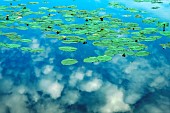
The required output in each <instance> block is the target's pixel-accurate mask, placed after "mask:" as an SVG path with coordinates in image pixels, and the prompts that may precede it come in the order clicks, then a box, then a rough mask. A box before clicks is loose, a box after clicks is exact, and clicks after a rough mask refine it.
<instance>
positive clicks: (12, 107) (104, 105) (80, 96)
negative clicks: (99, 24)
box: [0, 0, 170, 113]
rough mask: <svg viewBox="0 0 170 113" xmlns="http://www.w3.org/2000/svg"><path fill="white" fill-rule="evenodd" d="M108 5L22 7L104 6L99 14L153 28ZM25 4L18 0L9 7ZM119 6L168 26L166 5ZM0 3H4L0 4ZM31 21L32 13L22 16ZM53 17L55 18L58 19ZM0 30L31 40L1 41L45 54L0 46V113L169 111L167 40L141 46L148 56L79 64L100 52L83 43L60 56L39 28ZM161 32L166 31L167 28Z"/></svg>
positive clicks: (94, 0)
mask: <svg viewBox="0 0 170 113" xmlns="http://www.w3.org/2000/svg"><path fill="white" fill-rule="evenodd" d="M36 1H38V0H36ZM110 1H111V0H81V1H80V0H58V1H57V0H49V1H48V2H49V4H42V3H41V2H42V1H40V0H39V2H40V4H37V5H29V7H28V8H30V9H31V10H32V11H38V7H41V6H43V7H49V8H52V7H53V6H60V5H61V6H62V5H66V6H68V5H77V9H83V10H89V11H92V10H96V9H98V8H104V9H106V10H104V11H103V12H102V13H104V14H112V15H113V18H120V19H122V20H123V21H124V22H136V23H138V24H139V25H140V26H141V27H142V28H146V27H155V25H154V24H144V23H142V22H141V20H142V19H140V18H134V17H133V16H134V14H133V13H130V12H128V11H124V10H123V9H116V8H111V7H109V6H108V3H109V2H110ZM115 1H118V0H115ZM27 2H28V1H22V2H21V1H19V2H17V3H13V5H17V4H18V3H25V4H27ZM119 2H120V4H122V5H125V6H126V7H131V8H138V9H139V10H144V11H147V12H148V13H147V14H143V16H144V18H146V17H154V18H159V20H160V21H162V22H164V21H166V22H170V18H168V17H167V15H168V14H169V13H168V9H170V5H169V3H168V2H167V1H166V2H165V3H163V4H157V5H160V9H157V11H154V10H151V9H150V8H148V7H149V6H151V4H150V3H134V2H133V1H132V0H129V1H126V0H120V1H119ZM169 2H170V1H169ZM0 5H9V3H6V2H4V1H2V0H1V2H0ZM146 5H148V6H146ZM152 5H153V6H154V5H156V4H152ZM158 12H160V13H158ZM125 14H132V17H129V18H125V17H122V15H125ZM35 17H37V16H36V15H32V16H28V17H27V18H35ZM54 18H61V15H60V16H56V17H54ZM81 23H82V20H79V19H78V20H76V21H75V24H81ZM14 24H15V23H14ZM0 30H2V31H4V32H17V33H18V34H19V35H21V36H23V37H24V38H28V39H31V40H32V42H31V43H20V42H15V41H11V40H9V39H7V38H6V37H4V36H0V41H1V42H9V43H17V44H21V45H22V46H26V47H33V48H34V47H35V48H36V47H40V48H43V49H44V50H45V51H44V52H41V53H29V52H23V51H21V50H19V49H8V48H3V47H1V48H0V113H170V57H169V55H170V48H166V49H163V48H162V47H161V46H160V44H162V43H167V42H170V38H169V37H166V36H162V38H161V39H158V40H156V41H153V42H141V43H144V44H146V45H147V46H148V48H147V51H149V52H150V53H151V54H150V55H149V56H144V57H136V56H126V57H122V55H121V54H119V55H115V56H113V58H112V60H111V61H109V62H101V63H84V62H83V59H84V58H86V57H89V56H97V55H98V54H103V53H104V50H105V49H106V48H101V47H94V46H93V45H92V42H91V41H88V43H87V44H81V43H78V44H70V46H74V47H77V48H78V50H77V51H76V52H74V53H70V52H62V51H60V50H59V49H58V47H60V46H64V45H66V44H63V43H61V41H60V40H57V39H49V38H46V37H45V34H46V33H47V32H42V31H41V30H39V29H28V30H26V31H21V30H15V29H0ZM160 30H161V28H160ZM166 30H170V27H168V28H166ZM94 50H98V52H97V53H96V52H95V51H94ZM68 57H69V58H70V57H71V58H76V59H77V60H78V61H79V62H78V63H77V64H74V65H71V66H63V65H62V64H61V60H63V59H66V58H68Z"/></svg>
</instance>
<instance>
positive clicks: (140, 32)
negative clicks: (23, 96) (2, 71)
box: [0, 0, 170, 65]
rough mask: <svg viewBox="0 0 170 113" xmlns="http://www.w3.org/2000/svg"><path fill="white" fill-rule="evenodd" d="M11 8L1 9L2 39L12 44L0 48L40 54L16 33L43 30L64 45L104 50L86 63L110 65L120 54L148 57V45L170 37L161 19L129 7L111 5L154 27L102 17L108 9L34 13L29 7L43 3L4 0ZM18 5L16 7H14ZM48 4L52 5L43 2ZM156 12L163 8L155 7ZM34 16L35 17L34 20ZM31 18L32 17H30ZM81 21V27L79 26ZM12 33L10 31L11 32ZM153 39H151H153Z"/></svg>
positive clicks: (73, 8) (72, 61) (68, 61)
mask: <svg viewBox="0 0 170 113" xmlns="http://www.w3.org/2000/svg"><path fill="white" fill-rule="evenodd" d="M4 1H6V2H9V5H1V6H0V12H1V14H0V23H1V24H0V36H1V37H3V38H4V37H5V38H7V39H9V40H10V41H11V42H13V43H12V44H11V43H6V42H3V41H1V42H0V47H3V48H17V49H20V50H21V51H25V52H32V53H37V52H38V53H39V52H43V51H44V49H43V48H31V47H25V45H22V43H32V40H31V39H28V38H23V36H21V35H19V34H18V33H17V32H14V31H16V30H19V31H27V30H30V29H31V30H37V29H39V30H41V31H42V32H43V33H44V32H45V33H46V35H45V37H46V38H53V39H57V40H59V41H61V42H62V43H63V44H67V45H69V44H86V45H88V44H90V43H91V44H92V45H93V46H97V47H101V48H104V49H105V51H104V53H103V54H102V55H99V56H89V57H87V58H84V60H83V61H84V62H86V63H93V62H106V61H110V60H111V59H112V56H114V55H116V54H120V55H122V56H123V57H126V56H132V55H133V56H148V55H149V54H150V53H149V52H148V51H147V49H148V46H147V45H145V43H144V42H148V41H155V40H158V39H160V38H162V37H170V31H167V27H169V23H168V22H161V20H159V19H158V18H154V17H145V14H146V13H147V12H145V11H143V10H138V9H135V8H129V7H126V6H124V5H122V4H120V3H118V2H110V3H109V4H108V5H109V7H111V8H119V9H122V10H125V11H127V12H129V13H130V14H127V15H122V16H123V17H124V18H129V17H131V16H133V15H134V17H135V18H136V19H140V20H141V22H142V23H143V24H147V25H152V26H153V27H148V28H143V27H142V26H141V25H140V24H138V23H134V22H124V21H123V20H122V19H120V18H116V17H115V16H114V17H113V15H112V14H107V13H106V14H103V15H100V12H102V11H104V10H105V9H103V8H99V9H96V10H92V11H88V10H82V9H78V8H77V6H76V5H69V6H52V7H39V8H38V9H39V10H38V11H32V10H31V9H29V8H28V7H27V6H29V7H30V5H33V6H36V5H37V4H39V2H28V3H27V4H20V3H17V2H18V0H4ZM134 1H135V2H151V3H162V2H161V1H160V0H134ZM14 2H16V3H15V4H18V5H13V3H14ZM43 3H44V4H46V3H48V2H43ZM151 8H152V9H154V10H156V9H158V8H159V7H151ZM33 15H34V16H33ZM29 16H30V17H29ZM77 19H79V20H81V23H76V21H77ZM8 29H9V30H8ZM149 35H150V36H149ZM160 45H161V46H162V47H163V48H170V44H169V43H166V44H160ZM58 49H59V50H61V51H64V52H76V50H77V49H80V50H81V48H76V47H73V46H61V47H59V48H58ZM77 62H78V61H77V60H76V59H71V58H68V59H65V60H62V61H61V64H63V65H73V64H76V63H77Z"/></svg>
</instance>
